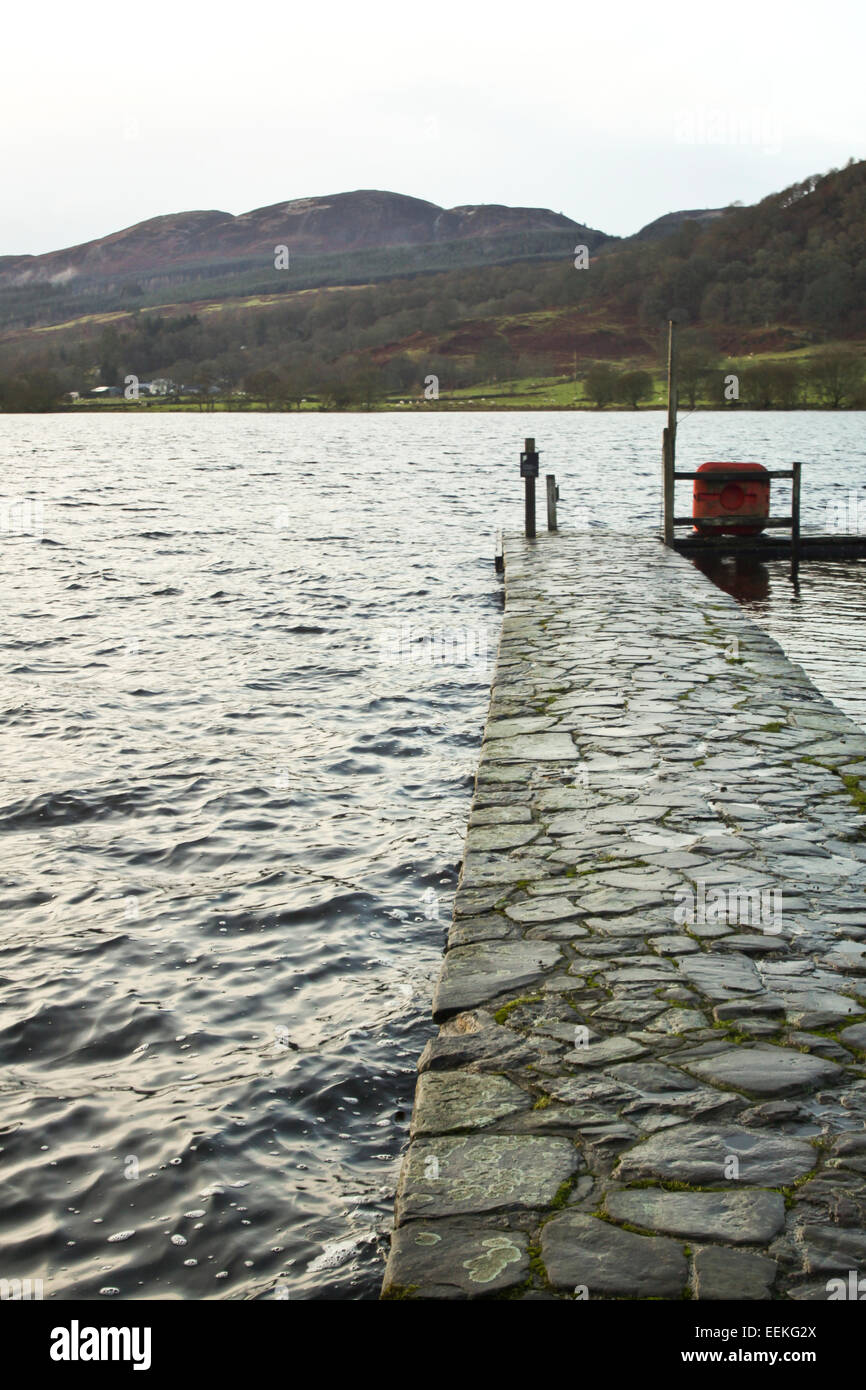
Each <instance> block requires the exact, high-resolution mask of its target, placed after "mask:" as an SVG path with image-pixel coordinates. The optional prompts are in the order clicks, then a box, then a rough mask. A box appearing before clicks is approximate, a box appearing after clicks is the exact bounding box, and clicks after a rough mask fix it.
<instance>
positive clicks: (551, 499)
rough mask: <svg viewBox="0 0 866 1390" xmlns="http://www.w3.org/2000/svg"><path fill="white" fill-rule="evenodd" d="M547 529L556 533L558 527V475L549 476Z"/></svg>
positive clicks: (549, 474)
mask: <svg viewBox="0 0 866 1390" xmlns="http://www.w3.org/2000/svg"><path fill="white" fill-rule="evenodd" d="M547 529H548V531H555V530H556V529H557V526H556V475H555V474H554V473H548V474H547Z"/></svg>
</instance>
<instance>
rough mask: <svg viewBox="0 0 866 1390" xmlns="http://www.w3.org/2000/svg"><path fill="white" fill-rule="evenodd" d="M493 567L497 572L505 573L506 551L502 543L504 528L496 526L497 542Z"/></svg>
mask: <svg viewBox="0 0 866 1390" xmlns="http://www.w3.org/2000/svg"><path fill="white" fill-rule="evenodd" d="M493 567H494V569H495V570H496V573H497V574H504V573H505V551H504V548H503V544H502V528H501V527H500V526H497V528H496V543H495V548H494V551H493Z"/></svg>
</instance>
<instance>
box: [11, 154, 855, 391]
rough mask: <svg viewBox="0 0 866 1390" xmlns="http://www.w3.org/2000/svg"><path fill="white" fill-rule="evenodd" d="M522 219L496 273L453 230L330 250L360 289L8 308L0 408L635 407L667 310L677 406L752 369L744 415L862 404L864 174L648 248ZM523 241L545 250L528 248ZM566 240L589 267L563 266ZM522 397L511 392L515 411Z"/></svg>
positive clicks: (817, 181)
mask: <svg viewBox="0 0 866 1390" xmlns="http://www.w3.org/2000/svg"><path fill="white" fill-rule="evenodd" d="M389 196H390V195H389ZM422 206H423V207H424V208H427V207H432V206H433V205H427V204H424V205H422ZM439 211H440V212H441V210H439ZM454 211H456V212H460V210H454ZM474 211H475V212H477V211H478V210H474ZM500 211H503V210H500ZM504 211H505V212H508V211H509V210H507V209H506V210H504ZM511 211H514V210H511ZM523 211H524V212H525V211H526V210H523ZM529 211H533V210H529ZM534 211H535V212H536V213H538V215H539V216H540V217H545V218H548V219H554V222H551V223H549V224H547V225H546V226H536V227H534V229H533V228H531V227H529V226H524V227H523V229H522V230H520V231H519V232H517V231H514V230H513V228H512V229H511V230H509V227H508V219H507V218H504V217H500V218H499V220H498V221H494V224H493V228H492V233H491V235H492V237H493V240H492V241H491V240H488V242H487V245H488V247H492V248H493V251H492V255H493V256H494V257H495V258H499V263H497V264H493V265H490V264H479V263H477V262H478V261H479V260H482V261H483V260H484V254H485V253H484V246H485V239H484V237H483V236H480V237H477V238H475V240H474V241H473V239H472V238H470V237H469V236H468V234H466V235H463V237H462V240H460V239H458V240H457V241H455V240H453V239H451V240H448V241H446V242H441V243H440V242H436V241H435V240H434V241H433V242H430V241H427V242H423V241H422V242H419V243H417V244H415V245H414V246H412V245H409V246H402V247H401V246H399V245H397V246H396V247H391V248H390V250H387V251H386V250H385V249H383V248H381V247H379V248H376V247H372V246H370V245H367V246H365V247H361V248H360V249H357V250H355V251H353V252H352V254H351V255H350V256H348V257H347V254H346V253H345V252H341V253H340V255H339V257H338V259H341V261H342V264H343V268H344V270H345V268H346V266H347V265H351V266H352V268H353V269H354V270H359V269H361V268H363V269H364V270H365V271H366V274H367V278H366V279H362V282H361V283H357V282H356V283H347V282H345V280H344V282H343V283H340V284H319V285H317V286H315V287H312V286H310V285H306V284H302V283H298V276H297V275H296V274H295V269H294V267H293V266H290V267H289V268H288V269H287V270H286V271H285V272H283V273H280V272H274V271H271V273H270V274H269V276H268V277H267V278H266V280H265V281H264V284H263V286H262V288H261V289H260V292H257V293H255V294H249V293H238V294H222V295H221V296H220V297H215V298H213V299H208V298H206V297H204V296H202V298H201V299H199V300H196V301H194V302H183V303H177V302H174V301H171V302H166V303H163V304H161V305H153V306H151V307H143V306H140V305H139V306H137V307H133V308H130V307H129V306H124V305H120V304H117V305H115V306H114V307H113V308H112V309H111V310H105V311H102V312H99V313H93V314H89V315H80V316H78V317H75V318H73V319H71V320H70V321H68V322H67V323H65V324H60V325H57V326H52V327H49V326H47V325H46V324H44V323H41V322H40V323H36V324H28V325H22V324H20V323H18V322H16V321H15V315H14V312H12V311H11V310H10V308H9V305H10V303H11V301H10V300H9V299H7V300H6V311H7V312H8V313H9V314H10V318H9V321H8V322H7V326H6V327H5V328H4V329H3V331H2V335H0V402H5V407H6V408H8V409H11V408H24V409H27V408H31V409H44V408H46V400H48V401H51V400H56V399H57V398H58V396H59V395H60V393H62V392H63V391H69V390H74V391H78V392H82V393H83V392H85V391H87V390H88V388H93V387H95V386H100V385H101V386H104V387H116V386H120V385H122V383H123V382H124V380H125V378H126V377H127V376H128V375H129V374H134V375H135V376H136V377H137V378H139V379H141V380H151V379H153V378H160V379H162V380H164V381H167V382H170V383H171V384H172V391H173V392H174V393H175V394H182V393H183V391H186V393H187V394H188V395H193V396H194V395H196V394H197V395H198V396H199V398H200V400H204V399H211V398H213V397H215V396H220V397H221V398H224V399H225V400H228V401H234V402H235V404H236V405H237V406H240V407H243V406H244V405H249V404H252V403H259V404H263V405H266V406H271V407H273V406H281V407H283V408H287V407H291V406H292V405H293V404H294V405H299V404H300V403H301V402H302V401H303V400H306V401H307V402H308V404H309V403H311V402H315V403H317V404H327V405H330V406H338V407H339V406H345V405H350V404H355V405H362V406H365V405H366V406H369V405H373V404H375V403H376V402H377V401H381V400H383V399H384V398H385V397H387V396H388V395H389V394H391V395H392V396H393V395H396V396H402V397H403V399H404V400H405V399H406V398H411V399H412V400H423V399H424V383H425V381H427V380H428V379H429V378H430V377H434V378H436V381H437V386H438V387H439V390H440V396H439V399H440V400H442V401H445V400H448V399H451V400H452V402H454V403H459V401H460V399H461V393H462V397H464V398H465V396H466V393H467V392H471V391H473V390H475V389H477V388H481V387H483V388H486V389H488V390H489V391H491V392H492V393H493V394H492V395H489V396H488V398H487V399H488V401H495V399H496V396H497V394H500V395H502V396H505V395H507V394H508V393H507V392H504V391H503V390H502V383H506V382H523V383H535V384H536V385H537V384H538V383H539V382H543V381H546V382H549V383H562V384H563V395H562V399H561V401H560V400H559V398H558V397H555V396H554V397H551V396H550V393H548V394H547V395H545V394H544V393H543V392H542V393H540V394H539V392H538V391H537V390H536V391H535V398H536V403H544V402H545V401H546V402H547V403H550V402H551V400H554V402H555V403H562V404H564V405H565V404H572V403H578V402H579V401H584V402H586V403H591V404H595V405H606V404H610V403H612V402H616V401H619V402H620V403H622V404H631V405H636V404H640V403H641V402H642V401H645V402H649V401H651V400H652V399H653V393H654V391H655V390H656V386H657V383H656V380H655V378H654V376H653V373H655V372H657V370H658V368H659V367H660V365H661V342H662V333H663V328H664V322H665V320H666V318H667V315H668V313H669V312H670V311H671V310H675V311H676V312H677V315H678V317H679V318H680V319H681V321H682V322H683V323H684V325H685V327H684V340H683V372H684V390H685V393H686V396H689V395H691V397H692V399H693V401H699V400H701V399H703V400H710V401H712V400H714V399H715V398H716V397H715V392H716V384H715V382H716V376H717V374H718V369H719V368H720V365H721V364H723V363H725V362H730V361H737V362H742V363H744V364H745V367H744V371H745V374H746V375H748V374H749V372H751V382H752V385H751V389H750V394H749V395H747V396H746V397H745V400H746V402H747V403H749V404H754V405H763V406H770V405H781V406H790V405H796V404H804V403H807V404H808V403H811V404H815V405H819V404H825V405H826V404H836V405H851V404H859V403H861V395H860V391H861V387H862V345H863V342H864V339H866V162H864V161H860V162H856V163H855V162H854V161H851V162H850V163H849V164H848V165H847V166H846V167H845V168H844V169H842V170H837V171H832V172H831V173H829V174H826V175H823V176H815V177H812V178H809V179H806V180H804V181H803V182H802V183H799V184H796V185H794V186H792V187H791V188H788V189H786V190H784V191H783V192H781V193H776V194H773V195H771V196H770V197H767V198H765V199H764V200H763V201H762V202H760V203H758V204H756V205H754V206H752V207H733V208H729V209H726V210H723V211H721V210H720V211H718V212H717V213H716V214H713V215H710V214H704V213H701V214H700V215H697V214H696V216H695V218H694V219H692V218H690V217H689V216H688V214H681V215H680V214H678V215H676V217H675V218H674V230H673V231H672V232H671V233H670V234H669V235H661V236H659V227H658V224H652V225H651V228H648V229H644V232H647V231H649V232H650V235H641V234H637V235H635V236H634V237H631V238H629V239H627V240H624V241H611V240H609V239H608V240H606V239H605V238H604V237H603V235H602V234H601V233H594V232H590V231H589V229H587V228H584V227H582V226H581V224H578V223H572V222H570V221H569V220H568V219H562V223H561V224H557V223H556V221H555V219H556V218H557V216H558V215H556V214H546V213H543V211H542V212H539V210H534ZM220 216H222V214H220ZM660 220H661V221H664V219H660ZM470 222H471V219H470ZM465 225H467V224H466V223H465V222H464V228H465ZM272 230H273V228H271V231H272ZM533 237H539V238H541V240H542V241H544V239H545V238H548V239H549V238H551V237H552V238H554V242H555V244H554V245H553V246H551V245H550V244H548V246H547V248H546V249H544V248H542V249H538V247H536V246H534V244H533V240H532V239H533ZM311 245H312V243H311ZM458 245H459V246H462V247H464V248H466V247H471V248H472V252H471V256H472V257H474V260H475V262H476V263H474V264H465V265H461V264H458V265H455V266H451V267H449V268H438V269H431V268H430V267H429V265H428V266H427V267H426V268H423V269H420V270H417V271H414V272H413V273H406V267H405V265H403V264H402V262H401V257H406V256H408V257H410V258H411V256H413V255H415V254H416V253H418V252H419V246H420V247H421V249H422V250H423V253H424V254H425V255H426V254H428V252H430V250H431V247H432V248H433V253H435V254H439V252H437V251H436V247H437V246H438V247H439V250H440V251H441V250H442V248H443V247H447V248H451V250H449V251H448V254H449V255H450V254H451V253H452V251H453V249H454V247H455V246H458ZM578 245H582V246H586V247H587V252H586V253H584V252H582V251H580V252H578V254H577V255H575V250H576V247H577V246H578ZM57 254H59V253H57ZM329 254H336V253H329ZM466 254H467V255H468V254H469V253H468V252H466ZM364 257H367V258H368V259H367V260H364V259H363V258H364ZM312 259H314V258H312ZM374 262H376V263H377V266H376V273H375V275H374V274H373V273H372V271H371V266H372V265H373V263H374ZM386 262H389V264H390V267H391V268H390V270H389V271H388V272H387V273H385V272H384V271H383V269H382V267H383V265H384V264H385V263H386ZM331 269H333V270H336V265H334V266H332V267H331ZM307 270H308V271H309V265H308V266H307ZM309 273H310V274H312V272H311V271H309ZM325 278H328V277H325ZM353 278H354V277H353ZM265 286H267V287H268V288H267V292H266V289H265ZM23 292H24V287H22V286H21V285H19V286H18V287H17V288H15V287H11V288H8V287H7V291H5V293H7V294H12V295H14V294H15V293H23ZM830 362H836V363H837V364H838V363H842V364H843V365H844V371H843V377H844V389H843V388H840V387H839V384H838V370H837V369H836V368H834V372H835V373H836V375H835V378H834V379H835V380H836V385H835V386H833V385H831V386H829V387H828V386H827V385H826V382H827V380H828V370H829V369H828V363H830ZM858 364H860V365H859V366H858ZM605 370H606V371H607V376H605ZM641 372H643V374H644V378H645V379H644V380H643V382H641V381H640V380H639V377H640V373H641ZM822 373H823V375H822ZM858 373H859V375H858ZM648 374H649V381H647V380H646V378H647V375H648ZM831 375H832V373H831ZM625 377H629V378H630V383H629V384H626V385H624V384H623V379H624V378H625ZM605 381H607V385H606V386H605V384H604V383H605ZM575 382H577V383H579V389H578V390H575V389H573V387H574V383H575ZM822 382H823V383H824V384H823V385H822V384H821V383H822ZM569 383H570V384H571V385H570V386H568V384H569ZM566 388H567V389H566ZM533 389H534V388H533ZM551 389H552V388H551ZM531 397H532V391H531V390H527V392H524V401H523V403H524V404H531V403H533V400H532V399H531ZM428 400H429V396H428ZM16 402H17V405H16ZM121 404H123V402H121Z"/></svg>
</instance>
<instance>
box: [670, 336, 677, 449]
mask: <svg viewBox="0 0 866 1390" xmlns="http://www.w3.org/2000/svg"><path fill="white" fill-rule="evenodd" d="M677 390H678V380H677V326H676V323H675V322H674V320H673V319H668V435H669V437H670V452H671V468H672V469H674V468H676V460H677V404H678V399H677Z"/></svg>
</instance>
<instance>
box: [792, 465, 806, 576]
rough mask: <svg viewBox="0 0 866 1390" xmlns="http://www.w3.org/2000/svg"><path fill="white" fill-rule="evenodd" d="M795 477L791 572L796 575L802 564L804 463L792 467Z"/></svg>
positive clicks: (793, 487) (793, 486) (793, 482)
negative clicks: (801, 508) (801, 513)
mask: <svg viewBox="0 0 866 1390" xmlns="http://www.w3.org/2000/svg"><path fill="white" fill-rule="evenodd" d="M791 466H792V468H793V472H794V476H793V479H792V480H791V570H792V573H794V574H796V572H797V567H798V566H799V564H800V482H801V474H802V470H803V465H802V463H794V464H792V465H791Z"/></svg>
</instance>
